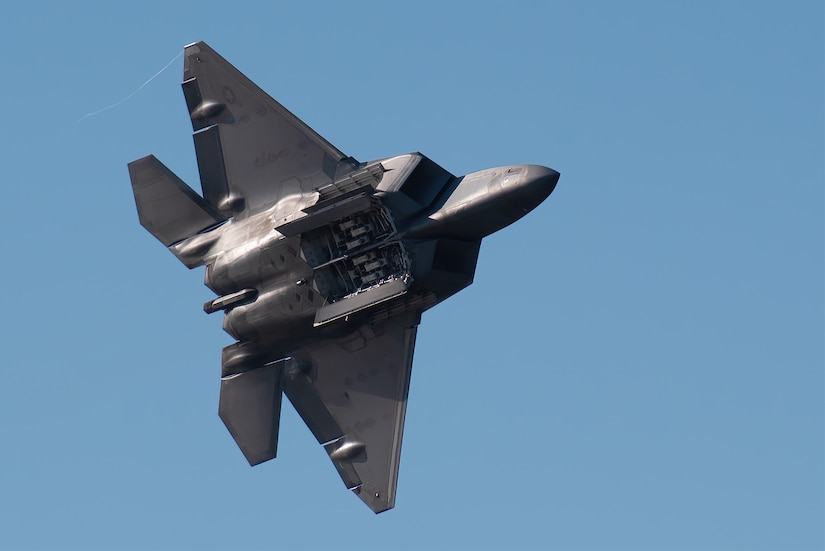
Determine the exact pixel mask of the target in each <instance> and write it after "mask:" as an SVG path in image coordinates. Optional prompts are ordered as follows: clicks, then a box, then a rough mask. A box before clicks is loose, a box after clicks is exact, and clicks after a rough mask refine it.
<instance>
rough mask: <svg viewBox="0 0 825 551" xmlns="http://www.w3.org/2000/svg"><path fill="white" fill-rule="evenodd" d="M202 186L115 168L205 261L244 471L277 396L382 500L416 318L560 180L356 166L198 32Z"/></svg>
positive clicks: (351, 477) (226, 418) (388, 487)
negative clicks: (484, 244) (486, 244)
mask: <svg viewBox="0 0 825 551" xmlns="http://www.w3.org/2000/svg"><path fill="white" fill-rule="evenodd" d="M182 86H183V95H184V97H185V98H186V105H187V107H188V109H189V115H190V117H191V119H192V127H193V129H194V141H195V152H196V156H197V162H198V170H199V172H200V179H201V189H202V191H203V193H202V195H199V194H197V193H196V192H195V191H193V190H192V189H191V188H190V187H189V186H187V185H186V184H185V183H184V182H183V181H182V180H181V179H180V178H178V177H177V176H176V175H175V174H173V173H172V172H171V171H170V170H169V169H168V168H167V167H166V166H164V165H163V164H162V163H161V162H160V161H159V160H158V159H157V158H155V157H154V156H153V155H149V156H147V157H143V158H142V159H138V160H136V161H134V162H132V163H129V175H130V177H131V182H132V189H133V191H134V195H135V203H136V204H137V210H138V216H139V218H140V223H141V225H143V227H144V228H146V229H147V230H148V231H149V232H150V233H151V234H152V235H154V236H155V237H156V238H157V239H158V240H160V242H161V243H163V244H164V245H165V246H166V247H168V249H169V250H170V251H171V252H172V254H174V255H175V256H176V257H177V258H178V259H179V260H180V261H181V262H182V263H183V264H184V265H185V266H186V267H188V268H190V269H191V268H195V267H198V266H206V273H205V278H204V284H205V285H206V286H207V287H208V288H209V289H211V290H212V291H214V292H215V294H216V295H217V298H215V299H213V300H210V301H209V302H207V303H206V304H204V306H203V309H204V311H205V312H206V313H210V314H211V313H214V312H223V316H224V318H223V328H224V330H225V331H226V332H227V333H229V335H231V336H232V337H233V338H234V339H235V340H236V342H235V343H234V344H231V345H229V346H227V347H225V348H224V349H223V351H222V355H221V384H220V398H219V406H218V414H219V415H220V418H221V419H222V420H223V422H224V424H225V425H226V427H227V429H229V432H230V434H231V435H232V437H233V438H234V439H235V442H236V443H237V444H238V446H239V447H240V449H241V451H242V452H243V455H244V457H245V458H246V459H247V461H248V462H249V464H250V465H257V464H259V463H262V462H264V461H268V460H270V459H273V458H274V457H275V455H276V451H277V446H278V429H279V422H280V412H281V396H282V393H284V394H286V396H287V398H289V401H290V402H291V403H292V405H293V406H294V407H295V409H296V410H297V412H298V414H299V415H300V416H301V417H302V418H303V420H304V422H305V423H306V424H307V425H308V427H309V429H310V431H312V434H313V435H314V436H315V438H316V439H317V440H318V443H319V444H321V445H322V446H323V447H324V450H326V452H327V453H328V454H329V457H330V459H331V460H332V462H333V464H334V465H335V468H336V469H337V470H338V474H339V475H340V476H341V478H342V479H343V481H344V483H345V484H346V487H347V488H348V489H350V490H352V491H353V492H354V493H355V494H357V495H358V497H359V498H361V499H362V500H363V501H364V502H365V503H366V504H367V505H368V506H369V507H370V509H372V510H373V511H374V512H376V513H380V512H382V511H386V510H387V509H391V508H392V507H393V506H394V505H395V492H396V482H397V479H398V465H399V459H400V455H401V436H402V432H403V429H404V416H405V412H406V407H407V395H408V390H409V384H410V371H411V367H412V361H413V348H414V346H415V336H416V328H417V326H418V324H419V322H420V320H421V314H422V312H424V311H426V310H428V309H430V308H432V307H433V306H435V305H436V304H438V303H439V302H441V301H443V300H445V299H446V298H448V297H450V296H452V295H453V294H455V293H457V292H458V291H460V290H461V289H463V288H465V287H467V286H468V285H470V284H471V283H472V282H473V276H474V274H475V269H476V261H477V259H478V254H479V247H480V246H481V240H482V239H483V238H484V237H485V236H487V235H490V234H491V233H493V232H495V231H498V230H500V229H502V228H504V227H505V226H507V225H509V224H511V223H513V222H515V221H516V220H518V219H519V218H521V217H522V216H524V215H525V214H526V213H528V212H530V211H531V210H533V209H534V208H535V207H536V206H537V205H538V204H539V203H541V202H542V201H543V200H544V199H546V198H547V197H548V196H549V195H550V193H551V192H552V191H553V189H554V187H555V186H556V182H557V181H558V179H559V173H558V172H556V171H554V170H551V169H549V168H546V167H543V166H538V165H513V166H503V167H498V168H491V169H487V170H482V171H480V172H475V173H472V174H467V175H465V176H455V175H453V174H451V173H450V172H448V171H447V170H445V169H444V168H442V167H441V166H439V165H438V164H436V163H435V162H433V161H432V160H430V159H429V158H427V157H426V156H424V155H422V154H421V153H407V154H404V155H398V156H395V157H387V158H384V159H378V160H374V161H369V162H359V161H357V160H355V159H354V158H352V157H349V156H347V155H345V154H344V153H342V152H341V151H340V150H339V149H338V148H336V147H335V146H333V145H332V144H331V143H329V142H328V141H327V140H325V139H324V138H323V137H321V136H320V135H319V134H317V133H316V132H315V131H313V130H312V129H311V128H310V127H309V126H307V125H306V124H305V123H304V122H302V121H301V120H300V119H298V118H297V117H296V116H295V115H293V114H292V113H291V112H290V111H288V110H287V109H285V108H284V107H283V106H282V105H281V104H280V103H278V102H277V101H275V100H274V99H272V98H271V97H270V96H269V95H267V94H266V93H265V92H264V91H263V90H261V89H260V88H258V87H257V86H256V85H255V84H254V83H253V82H252V81H251V80H249V79H248V78H247V77H246V76H244V75H243V74H242V73H241V72H240V71H238V70H237V69H236V68H235V67H233V66H232V65H230V64H229V63H228V62H227V61H226V60H225V59H224V58H222V57H221V56H220V55H218V54H217V53H216V52H215V51H214V50H213V49H212V48H210V47H209V46H207V45H206V44H205V43H203V42H197V43H195V44H191V45H189V46H186V48H185V49H184V70H183V85H182Z"/></svg>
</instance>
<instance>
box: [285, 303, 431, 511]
mask: <svg viewBox="0 0 825 551" xmlns="http://www.w3.org/2000/svg"><path fill="white" fill-rule="evenodd" d="M417 324H418V318H417V316H413V317H411V316H402V317H399V318H393V319H390V320H387V321H385V322H383V323H380V324H375V325H371V324H364V325H362V326H361V327H360V328H359V329H358V330H357V331H355V332H353V333H351V334H349V335H347V336H345V337H342V338H338V339H331V340H324V341H320V342H318V343H316V344H313V345H309V346H306V347H304V348H303V349H301V350H299V351H297V352H296V353H295V355H294V359H295V362H296V365H295V367H294V368H293V369H291V370H287V376H286V381H285V384H284V390H285V392H286V395H287V397H288V398H289V401H290V402H292V405H293V406H295V409H296V410H297V411H298V413H299V414H300V415H301V417H302V418H303V420H304V421H305V422H306V424H307V426H309V428H310V430H311V431H312V434H313V435H315V438H316V439H317V440H318V442H319V443H320V444H322V445H323V446H324V448H325V449H326V451H327V453H328V454H329V456H330V459H332V462H333V463H334V464H335V468H336V469H338V474H340V475H341V478H342V479H343V480H344V484H345V485H346V486H347V488H349V489H351V490H353V491H354V492H355V493H356V494H357V495H358V497H360V498H361V499H362V500H363V501H364V502H365V503H366V504H367V505H368V506H369V507H370V509H372V510H373V511H375V512H376V513H380V512H381V511H385V510H387V509H390V508H392V507H393V506H394V505H395V488H396V482H397V479H398V464H399V460H400V457H401V436H402V434H403V431H404V415H405V413H406V410H407V393H408V391H409V385H410V372H411V369H412V359H413V348H414V347H415V334H416V326H417Z"/></svg>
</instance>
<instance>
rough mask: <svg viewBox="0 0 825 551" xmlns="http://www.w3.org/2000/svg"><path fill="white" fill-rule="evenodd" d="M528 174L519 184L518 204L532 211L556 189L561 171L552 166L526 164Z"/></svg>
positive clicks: (526, 210) (525, 210)
mask: <svg viewBox="0 0 825 551" xmlns="http://www.w3.org/2000/svg"><path fill="white" fill-rule="evenodd" d="M525 168H526V169H527V174H525V175H524V178H523V180H522V182H521V185H519V188H521V189H520V190H519V191H520V193H519V197H518V199H517V203H518V206H519V207H521V208H522V209H524V212H530V211H531V210H533V209H534V208H536V207H537V206H539V205H540V204H541V202H542V201H544V200H545V199H547V197H549V196H550V194H551V193H552V192H553V190H554V189H556V184H557V183H558V181H559V176H560V175H559V173H558V172H556V171H555V170H553V169H552V168H547V167H546V166H540V165H526V167H525Z"/></svg>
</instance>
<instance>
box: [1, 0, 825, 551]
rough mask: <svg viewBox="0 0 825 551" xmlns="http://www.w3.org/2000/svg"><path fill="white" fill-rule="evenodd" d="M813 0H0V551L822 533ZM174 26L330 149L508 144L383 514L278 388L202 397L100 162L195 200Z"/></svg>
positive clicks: (206, 348)
mask: <svg viewBox="0 0 825 551" xmlns="http://www.w3.org/2000/svg"><path fill="white" fill-rule="evenodd" d="M823 21H825V14H824V13H823V5H822V3H821V2H805V1H795V2H784V3H780V2H757V1H747V2H745V1H741V2H735V1H722V2H642V1H626V2H595V1H589V2H573V1H570V2H550V1H547V2H495V3H494V2H445V3H439V2H410V3H407V2H403V3H391V2H354V3H343V2H341V3H334V2H311V3H301V2H260V3H254V2H253V3H248V2H215V1H203V2H132V3H126V2H99V3H93V2H28V3H22V2H21V3H12V2H4V3H3V4H2V7H0V25H2V33H0V52H2V53H1V54H0V75H2V83H3V86H2V87H0V100H2V106H3V131H2V132H1V133H0V160H2V169H3V170H2V192H3V196H2V201H0V205H2V207H0V208H2V213H3V214H2V217H0V220H2V222H0V224H2V232H0V246H1V247H2V248H0V250H2V260H1V261H0V263H1V264H0V265H2V270H0V273H2V275H0V278H1V279H0V281H1V282H2V288H3V298H2V304H3V316H2V321H0V324H2V331H0V344H2V349H3V360H2V375H3V376H2V381H1V382H0V451H2V453H0V548H5V549H62V548H66V549H213V548H214V549H241V548H244V549H257V548H261V549H301V548H307V549H387V548H399V549H426V548H466V549H480V548H490V549H509V548H525V549H530V548H535V549H538V548H542V549H634V550H635V549H725V550H728V549H822V548H823V546H825V541H823V538H824V536H823V518H825V510H824V509H825V508H824V507H823V491H824V489H825V477H823V469H824V468H825V467H823V465H825V454H824V453H823V435H825V426H823V388H824V387H825V383H824V381H823V363H825V362H824V358H823V334H825V327H824V325H825V320H823V310H824V309H825V297H823V278H824V277H825V273H824V271H825V270H823V251H824V250H825V247H824V244H823V205H824V204H825V196H824V195H823V180H825V174H823V151H825V143H823V142H824V141H825V140H824V139H823V135H824V133H823V124H824V123H823V121H824V120H825V113H824V112H823V97H825V86H824V85H823V78H824V77H823V75H824V74H825V70H824V69H825V67H823V59H824V58H825V55H824V54H823V51H824V49H823V36H824V34H825V33H823ZM196 40H205V41H207V42H208V43H209V44H210V45H211V46H212V47H214V48H215V49H216V50H217V51H218V52H220V53H221V54H222V55H223V56H224V57H226V58H227V59H228V60H229V61H230V62H232V63H233V64H235V65H236V66H237V67H238V68H239V69H240V70H241V71H243V72H244V73H246V74H247V75H248V76H249V77H250V78H251V79H252V80H254V81H255V82H257V83H258V84H259V85H260V86H261V87H262V88H263V89H264V90H266V91H268V92H269V93H270V94H271V95H272V96H274V97H275V98H277V99H278V100H279V101H281V102H282V103H283V104H284V105H285V106H287V108H289V109H290V110H292V111H293V112H294V113H296V114H297V115H298V116H299V117H301V118H302V119H303V120H305V121H306V122H307V123H308V124H310V125H311V126H313V127H314V128H315V129H316V130H318V131H319V132H320V133H321V134H322V135H324V136H325V137H326V138H328V139H329V140H330V141H331V142H332V143H334V144H335V145H336V146H338V147H339V148H340V149H342V150H343V151H344V152H345V153H347V154H349V155H352V156H354V157H356V158H358V159H360V160H369V159H375V158H380V157H385V156H390V155H395V154H399V153H404V152H408V151H414V150H420V151H422V152H423V153H425V154H427V155H428V156H430V157H431V158H433V159H434V160H435V161H437V162H438V163H440V164H441V165H443V166H444V167H445V168H447V169H448V170H450V171H451V172H453V173H455V174H463V173H467V172H472V171H476V170H480V169H483V168H487V167H492V166H497V165H505V164H516V163H536V164H543V165H547V166H551V167H553V168H555V169H557V170H559V171H560V172H561V174H562V177H561V180H560V182H559V185H558V187H557V188H556V191H555V192H554V193H553V195H552V196H551V197H550V199H549V200H548V201H546V202H545V203H544V204H542V205H541V206H540V207H539V208H537V209H536V210H535V211H534V212H533V213H531V214H530V215H528V216H527V217H526V218H524V219H523V220H521V221H519V222H517V223H516V224H514V225H513V226H511V227H509V228H507V229H505V230H503V231H501V232H499V233H498V234H496V235H493V236H491V237H490V238H488V239H486V240H485V242H484V245H483V247H482V252H481V257H480V260H479V264H478V271H477V274H476V280H475V283H474V285H473V286H472V287H470V288H468V289H467V290H465V291H463V292H462V293H460V294H459V295H457V296H456V297H454V298H453V299H451V300H449V301H448V302H446V303H444V304H442V305H440V306H438V307H437V308H435V309H434V310H432V311H430V312H428V313H427V314H425V315H424V319H423V323H422V325H421V328H420V330H419V334H418V347H417V349H416V355H415V364H414V369H413V379H412V386H411V391H410V402H409V408H408V411H407V425H406V431H405V439H404V451H403V454H402V465H401V474H400V479H399V485H398V501H397V507H396V509H395V510H393V511H390V512H388V513H384V514H382V515H379V516H375V515H373V514H372V513H371V512H370V511H369V510H368V509H367V508H366V507H364V505H363V504H362V503H360V501H359V500H358V499H357V498H355V497H354V496H352V495H351V494H350V492H348V491H346V489H345V488H344V486H343V484H342V483H341V481H340V479H339V478H338V475H337V474H336V472H335V469H334V468H333V467H332V465H331V464H330V462H329V459H328V458H327V456H326V454H325V452H324V451H323V449H322V448H321V447H320V446H318V445H317V443H316V442H315V440H314V438H313V437H312V435H311V434H310V432H309V431H308V430H307V429H306V427H305V426H304V425H303V423H302V422H301V420H300V419H299V418H298V416H297V415H296V414H295V412H294V410H293V409H292V407H291V406H290V405H289V404H288V403H287V402H285V405H284V412H283V419H282V424H281V438H280V447H279V452H280V455H279V457H278V459H276V460H275V461H272V462H270V463H267V464H264V465H261V466H259V467H256V468H254V469H252V468H250V467H249V466H248V465H247V464H246V462H245V461H244V459H243V457H242V455H241V453H240V451H239V450H238V449H237V448H236V446H235V444H234V443H233V441H232V439H231V437H230V435H229V434H228V432H227V431H226V429H225V428H224V427H223V425H222V424H221V422H220V420H219V419H218V416H217V413H216V412H217V398H218V377H219V372H220V349H221V348H222V347H223V346H225V345H227V344H229V343H230V342H231V339H230V337H228V336H227V335H226V334H224V333H223V332H222V331H221V328H220V325H221V319H220V316H217V315H216V316H206V315H204V314H203V313H202V312H201V304H202V303H203V302H204V301H205V300H207V299H209V298H210V297H211V294H210V292H209V291H208V290H207V289H206V288H205V287H203V285H202V275H203V274H202V269H199V270H195V271H192V272H189V271H187V270H186V269H185V268H184V267H183V266H182V265H181V264H179V263H178V261H177V260H176V259H175V258H174V257H173V256H172V255H170V254H169V253H168V252H167V251H165V250H164V249H163V246H162V245H160V244H159V243H158V242H156V241H155V240H154V239H153V238H152V237H151V235H149V234H148V233H147V232H145V231H144V230H143V229H142V228H141V227H140V226H139V225H138V221H137V216H136V213H135V207H134V202H133V198H132V193H131V189H130V185H129V178H128V173H127V170H126V163H127V162H129V161H131V160H134V159H136V158H138V157H142V156H144V155H147V154H149V153H154V154H155V155H157V156H158V158H159V159H161V160H162V161H163V162H164V163H166V164H167V165H168V166H169V167H170V168H171V169H172V170H174V171H175V172H176V173H177V174H178V175H180V176H181V177H182V178H183V179H184V180H185V181H187V182H188V183H189V184H190V185H192V186H193V187H195V188H198V187H199V186H198V184H199V182H198V174H197V167H196V164H195V156H194V149H193V146H192V141H191V137H190V134H191V125H190V123H189V120H188V115H187V112H186V108H185V104H184V101H183V95H182V93H181V91H180V88H179V83H180V80H181V74H182V66H183V62H182V60H181V59H180V58H178V59H177V60H176V61H175V62H174V63H173V64H172V65H171V66H170V68H169V69H168V70H166V71H165V72H163V73H161V74H160V75H159V76H158V77H157V78H155V79H154V80H153V81H151V82H150V83H149V84H148V85H146V86H145V87H144V88H143V89H141V90H140V91H139V93H137V94H135V95H134V96H132V97H130V98H129V99H128V100H127V101H125V102H123V103H121V104H119V105H118V106H117V107H114V108H112V109H109V110H107V111H104V112H102V113H100V114H97V115H94V116H90V117H87V118H85V119H83V120H82V121H80V122H78V121H79V120H80V119H81V118H83V116H84V115H86V114H88V113H92V112H95V111H98V110H100V109H102V108H104V107H106V106H108V105H111V104H113V103H116V102H118V101H119V100H120V99H122V98H124V97H126V96H128V95H129V94H131V93H132V92H133V91H135V90H136V89H137V88H138V87H139V86H140V85H141V84H142V83H144V82H145V81H146V80H147V79H148V78H149V77H150V76H152V75H153V74H155V73H156V72H157V71H158V70H159V69H160V68H162V67H163V66H164V64H166V63H167V62H168V61H169V60H170V59H172V58H173V57H174V56H175V55H176V54H178V53H180V51H181V50H182V48H183V46H184V45H185V44H187V43H190V42H193V41H196Z"/></svg>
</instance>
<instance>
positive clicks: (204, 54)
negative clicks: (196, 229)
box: [183, 42, 354, 217]
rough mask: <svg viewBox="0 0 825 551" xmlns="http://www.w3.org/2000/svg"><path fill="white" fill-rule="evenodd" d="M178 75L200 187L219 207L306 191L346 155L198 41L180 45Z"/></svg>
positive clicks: (248, 205)
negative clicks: (181, 58)
mask: <svg viewBox="0 0 825 551" xmlns="http://www.w3.org/2000/svg"><path fill="white" fill-rule="evenodd" d="M183 78H184V82H183V92H184V96H185V97H186V105H187V107H188V108H189V114H190V116H191V118H192V127H193V129H194V130H195V134H194V139H195V151H196V153H197V158H198V168H199V169H200V174H201V185H202V186H203V195H204V197H205V198H206V200H207V201H208V202H210V203H211V204H212V205H215V206H216V207H217V208H218V210H220V211H221V212H223V213H224V214H227V215H230V214H233V215H235V216H236V217H243V216H248V215H250V214H254V213H256V212H259V211H261V210H263V209H265V208H267V207H269V206H271V205H272V204H274V203H275V202H277V201H278V200H280V199H284V198H285V197H286V196H287V195H290V194H300V193H302V192H311V191H313V190H315V189H316V188H318V187H321V186H322V185H324V184H327V183H330V182H331V181H332V180H333V179H334V178H335V175H336V171H337V169H338V165H339V163H340V162H342V161H344V160H345V159H347V157H346V155H344V154H343V153H342V152H341V151H339V150H338V149H337V148H336V147H335V146H333V145H332V144H330V143H329V142H328V141H326V140H325V139H324V138H322V137H321V136H320V135H319V134H318V133H317V132H315V131H314V130H313V129H311V128H310V127H309V126H307V125H306V124H304V122H302V121H301V120H300V119H298V117H296V116H295V115H293V114H292V113H290V112H289V111H288V110H287V109H286V108H285V107H284V106H283V105H281V104H280V103H278V102H277V101H275V100H274V99H272V98H271V97H270V96H269V95H268V94H266V92H264V91H263V90H261V89H260V88H258V87H257V86H256V85H255V84H254V83H253V82H252V81H251V80H249V79H248V78H247V77H246V76H244V75H243V74H242V73H241V72H240V71H238V70H237V69H235V67H233V66H232V65H231V64H229V63H228V62H227V61H226V60H225V59H224V58H222V57H221V56H220V55H218V54H217V53H216V52H215V51H214V50H213V49H212V48H210V47H209V46H207V45H206V44H205V43H203V42H196V43H195V44H190V45H189V46H187V47H186V49H185V50H184V73H183ZM352 164H354V162H353V163H348V166H349V165H352Z"/></svg>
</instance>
